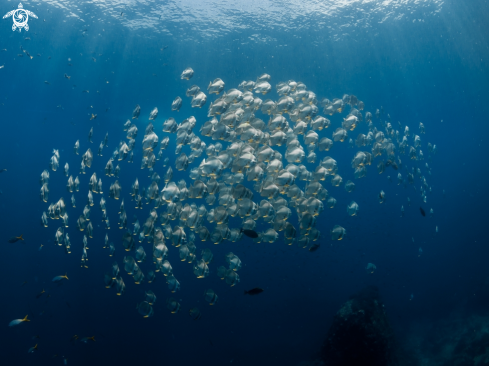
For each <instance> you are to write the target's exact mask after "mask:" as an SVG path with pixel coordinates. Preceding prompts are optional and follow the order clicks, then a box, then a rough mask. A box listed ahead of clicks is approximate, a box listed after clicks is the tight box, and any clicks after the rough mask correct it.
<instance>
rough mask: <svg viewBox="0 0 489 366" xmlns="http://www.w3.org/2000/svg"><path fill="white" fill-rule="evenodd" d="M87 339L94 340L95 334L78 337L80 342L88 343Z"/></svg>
mask: <svg viewBox="0 0 489 366" xmlns="http://www.w3.org/2000/svg"><path fill="white" fill-rule="evenodd" d="M88 341H92V342H95V336H93V337H83V338H82V339H80V342H83V343H88Z"/></svg>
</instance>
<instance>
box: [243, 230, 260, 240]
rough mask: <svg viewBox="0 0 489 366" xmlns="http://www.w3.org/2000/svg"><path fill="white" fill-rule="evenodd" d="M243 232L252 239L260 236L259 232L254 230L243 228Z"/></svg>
mask: <svg viewBox="0 0 489 366" xmlns="http://www.w3.org/2000/svg"><path fill="white" fill-rule="evenodd" d="M241 232H242V233H243V234H245V235H246V236H248V237H250V238H252V239H254V238H258V233H257V232H256V231H254V230H245V229H241Z"/></svg>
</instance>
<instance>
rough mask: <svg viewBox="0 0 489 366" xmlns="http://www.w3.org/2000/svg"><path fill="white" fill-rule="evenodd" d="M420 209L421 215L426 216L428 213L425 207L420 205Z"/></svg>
mask: <svg viewBox="0 0 489 366" xmlns="http://www.w3.org/2000/svg"><path fill="white" fill-rule="evenodd" d="M419 211H420V212H421V215H423V216H426V213H425V212H424V210H423V207H420V208H419Z"/></svg>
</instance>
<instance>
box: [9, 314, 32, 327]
mask: <svg viewBox="0 0 489 366" xmlns="http://www.w3.org/2000/svg"><path fill="white" fill-rule="evenodd" d="M23 322H30V320H29V319H27V315H26V316H25V318H24V319H14V320H12V321H11V322H10V323H9V325H8V326H9V327H14V326H16V325H19V324H20V323H23Z"/></svg>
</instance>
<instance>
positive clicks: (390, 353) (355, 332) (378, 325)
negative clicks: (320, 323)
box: [321, 286, 399, 366]
mask: <svg viewBox="0 0 489 366" xmlns="http://www.w3.org/2000/svg"><path fill="white" fill-rule="evenodd" d="M394 348H395V341H394V335H393V332H392V329H391V327H390V325H389V322H388V319H387V316H386V313H385V310H384V305H383V304H382V302H381V300H380V294H379V289H378V288H377V287H375V286H369V287H366V288H364V289H363V290H361V291H359V292H358V293H356V294H354V295H353V296H351V297H350V299H349V300H348V301H347V302H346V303H345V304H343V306H342V307H341V309H340V310H339V311H338V312H337V313H336V315H335V317H334V320H333V324H332V325H331V328H330V329H329V332H328V334H327V337H326V340H325V341H324V343H323V346H322V349H321V358H322V361H323V362H324V365H325V366H352V365H362V366H397V365H399V363H398V360H397V357H396V351H395V349H394Z"/></svg>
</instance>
